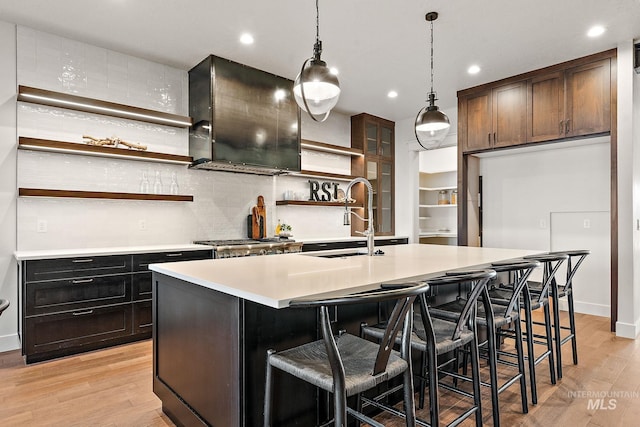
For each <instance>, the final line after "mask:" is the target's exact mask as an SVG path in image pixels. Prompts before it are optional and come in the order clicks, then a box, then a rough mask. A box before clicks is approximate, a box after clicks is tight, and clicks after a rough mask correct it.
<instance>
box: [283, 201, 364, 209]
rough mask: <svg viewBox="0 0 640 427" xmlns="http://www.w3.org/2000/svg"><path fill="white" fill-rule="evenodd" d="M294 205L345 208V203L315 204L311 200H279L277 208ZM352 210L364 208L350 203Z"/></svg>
mask: <svg viewBox="0 0 640 427" xmlns="http://www.w3.org/2000/svg"><path fill="white" fill-rule="evenodd" d="M283 205H293V206H341V207H344V203H340V202H313V201H311V200H277V201H276V206H283ZM348 206H349V207H350V208H362V205H360V204H358V203H349V205H348Z"/></svg>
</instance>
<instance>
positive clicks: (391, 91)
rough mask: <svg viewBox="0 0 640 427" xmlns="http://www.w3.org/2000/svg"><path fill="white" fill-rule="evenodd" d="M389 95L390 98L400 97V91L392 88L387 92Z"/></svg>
mask: <svg viewBox="0 0 640 427" xmlns="http://www.w3.org/2000/svg"><path fill="white" fill-rule="evenodd" d="M387 96H388V97H389V98H397V97H398V92H396V91H395V90H390V91H389V93H388V94H387Z"/></svg>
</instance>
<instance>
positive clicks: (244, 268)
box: [149, 244, 540, 308]
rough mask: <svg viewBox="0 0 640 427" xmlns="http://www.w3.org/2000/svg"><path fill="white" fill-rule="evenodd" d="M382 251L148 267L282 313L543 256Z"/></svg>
mask: <svg viewBox="0 0 640 427" xmlns="http://www.w3.org/2000/svg"><path fill="white" fill-rule="evenodd" d="M382 249H383V250H384V252H385V255H382V256H373V257H370V256H366V255H362V256H351V257H344V258H322V257H319V256H314V255H320V254H323V253H325V252H324V251H321V252H306V253H294V254H284V255H277V256H256V257H244V258H227V259H212V260H201V261H184V262H171V263H163V264H152V265H150V266H149V268H150V269H151V270H153V271H155V272H158V273H162V274H166V275H168V276H172V277H175V278H177V279H180V280H184V281H187V282H191V283H194V284H197V285H200V286H203V287H206V288H210V289H213V290H216V291H220V292H224V293H227V294H230V295H233V296H236V297H240V298H244V299H247V300H250V301H253V302H256V303H259V304H263V305H266V306H269V307H274V308H283V307H287V306H288V305H289V301H291V300H292V299H298V298H310V297H316V296H319V295H330V294H345V293H354V292H359V291H364V290H370V289H374V288H378V287H379V286H380V284H381V283H389V282H398V281H402V280H412V279H417V278H420V277H424V276H425V275H433V274H437V273H442V272H446V271H448V270H454V269H457V268H467V267H471V266H479V265H483V264H489V263H491V262H494V261H499V260H506V259H511V258H520V257H522V256H524V255H530V254H535V253H540V251H538V250H523V249H490V248H473V247H467V246H443V245H424V244H410V245H395V246H385V247H383V248H382ZM326 252H335V251H326ZM343 252H344V251H343Z"/></svg>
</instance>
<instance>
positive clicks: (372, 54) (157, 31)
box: [0, 0, 640, 121]
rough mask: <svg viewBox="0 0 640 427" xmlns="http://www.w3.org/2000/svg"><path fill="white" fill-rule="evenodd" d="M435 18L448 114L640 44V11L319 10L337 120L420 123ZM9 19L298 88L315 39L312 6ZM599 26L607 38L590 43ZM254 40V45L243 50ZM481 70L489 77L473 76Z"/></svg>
mask: <svg viewBox="0 0 640 427" xmlns="http://www.w3.org/2000/svg"><path fill="white" fill-rule="evenodd" d="M430 11H437V12H438V13H439V14H440V17H439V19H438V20H437V21H435V23H434V36H435V89H436V91H437V93H438V96H439V98H440V101H439V102H438V105H439V106H440V107H441V108H447V109H448V108H455V106H456V91H457V90H459V89H464V88H467V87H471V86H475V85H478V84H482V83H486V82H490V81H494V80H497V79H501V78H504V77H508V76H511V75H515V74H519V73H522V72H526V71H530V70H533V69H536V68H541V67H544V66H547V65H552V64H555V63H558V62H562V61H565V60H569V59H573V58H577V57H580V56H584V55H588V54H591V53H596V52H600V51H603V50H607V49H610V48H614V47H616V46H617V44H618V43H619V42H620V41H630V40H633V39H635V38H638V37H640V0H535V1H534V0H529V1H524V0H433V1H424V0H422V1H420V0H320V39H321V40H322V41H323V45H324V52H323V55H322V58H323V59H324V60H325V61H327V63H328V65H329V66H335V67H337V68H338V69H339V71H340V74H339V78H340V84H341V87H342V95H341V97H340V101H339V102H338V106H337V107H336V108H337V110H338V111H341V112H343V113H346V114H357V113H360V112H363V111H365V112H368V113H371V114H375V115H378V116H381V117H385V118H388V119H391V120H396V121H397V120H401V119H406V118H409V117H413V116H415V114H416V113H417V112H418V110H420V108H422V106H424V104H425V99H426V94H427V92H428V90H429V83H428V78H429V26H428V23H427V22H426V21H425V18H424V16H425V14H426V13H427V12H430ZM0 20H2V21H8V22H15V23H17V24H22V25H25V26H28V27H31V28H35V29H39V30H43V31H47V32H50V33H53V34H58V35H61V36H65V37H69V38H72V39H76V40H81V41H84V42H87V43H91V44H94V45H97V46H102V47H105V48H108V49H112V50H116V51H120V52H123V53H128V54H132V55H135V56H139V57H142V58H147V59H150V60H153V61H157V62H161V63H165V64H168V65H172V66H175V67H178V68H181V69H184V70H188V69H190V68H191V67H192V66H194V65H195V64H197V63H198V62H199V61H200V60H202V59H203V58H204V57H206V56H207V55H208V54H214V55H218V56H222V57H225V58H228V59H232V60H234V61H237V62H240V63H244V64H247V65H250V66H253V67H256V68H260V69H263V70H266V71H269V72H272V73H274V74H278V75H281V76H284V77H288V78H290V79H294V78H295V76H296V74H297V73H298V71H299V68H300V66H301V65H302V62H303V61H304V60H305V59H306V58H308V57H309V56H311V54H312V48H313V43H314V40H315V2H314V1H313V0H271V1H267V0H235V1H233V0H231V1H230V0H226V1H225V0H182V1H180V0H92V1H87V0H55V1H51V0H0ZM594 24H601V25H603V26H605V27H606V29H607V31H606V33H605V34H604V35H603V36H601V37H600V38H598V39H589V38H587V37H586V35H585V34H586V31H587V30H588V28H589V27H591V26H592V25H594ZM245 31H246V32H250V33H252V34H253V35H254V38H255V43H254V44H253V45H251V46H244V45H241V44H240V43H239V42H238V39H239V36H240V33H242V32H245ZM474 63H475V64H478V65H480V67H481V68H482V71H481V72H480V73H479V74H477V75H475V76H470V75H468V74H467V72H466V70H467V68H468V66H469V65H471V64H474ZM389 90H396V91H397V92H398V93H399V96H398V97H397V98H395V99H389V98H387V92H388V91H389Z"/></svg>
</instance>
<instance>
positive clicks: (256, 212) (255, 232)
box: [251, 196, 267, 239]
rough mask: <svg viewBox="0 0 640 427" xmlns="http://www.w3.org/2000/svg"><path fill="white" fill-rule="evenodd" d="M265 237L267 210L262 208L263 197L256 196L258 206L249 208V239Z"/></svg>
mask: <svg viewBox="0 0 640 427" xmlns="http://www.w3.org/2000/svg"><path fill="white" fill-rule="evenodd" d="M265 237H267V210H266V209H265V207H264V197H262V196H258V204H257V205H256V206H254V207H253V208H251V238H252V239H263V238H265Z"/></svg>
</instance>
